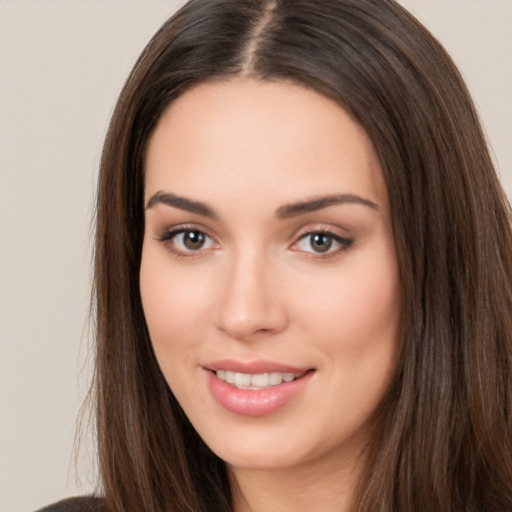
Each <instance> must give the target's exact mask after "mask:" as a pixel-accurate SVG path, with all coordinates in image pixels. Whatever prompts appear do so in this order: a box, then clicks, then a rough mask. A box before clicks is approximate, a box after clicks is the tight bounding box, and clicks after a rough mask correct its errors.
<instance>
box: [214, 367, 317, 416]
mask: <svg viewBox="0 0 512 512" xmlns="http://www.w3.org/2000/svg"><path fill="white" fill-rule="evenodd" d="M313 373H314V372H312V371H309V372H307V373H305V374H304V375H303V376H302V377H299V378H298V379H295V380H294V381H292V382H283V383H282V384H278V385H276V386H272V387H268V388H263V389H238V388H235V387H234V386H232V385H230V384H228V383H227V382H225V381H223V380H221V379H219V378H218V377H217V375H216V374H215V372H212V371H209V370H208V371H207V374H208V375H207V379H208V387H209V389H210V392H211V394H212V395H213V398H215V400H217V402H218V403H219V404H220V405H221V406H222V407H224V409H226V410H228V411H229V412H232V413H233V414H238V415H240V416H265V415H266V414H271V413H273V412H274V411H276V410H278V409H280V408H281V407H284V406H285V405H286V404H288V403H289V402H290V401H291V400H292V399H293V398H295V397H296V396H297V395H298V394H299V393H300V392H301V391H302V390H303V389H304V388H305V387H306V385H307V384H308V382H309V381H310V379H311V377H312V376H313Z"/></svg>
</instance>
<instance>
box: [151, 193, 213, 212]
mask: <svg viewBox="0 0 512 512" xmlns="http://www.w3.org/2000/svg"><path fill="white" fill-rule="evenodd" d="M157 204H165V205H167V206H173V207H174V208H179V209H180V210H185V211H187V212H191V213H197V214H198V215H202V216H204V217H210V218H212V219H216V218H217V214H216V213H215V212H214V211H213V210H212V208H210V207H209V206H208V205H206V204H205V203H201V202H200V201H193V200H192V199H187V198H186V197H181V196H177V195H174V194H171V193H169V192H162V191H159V192H156V193H155V194H153V195H152V196H151V198H150V199H149V201H148V204H147V205H146V209H148V208H153V207H154V206H156V205H157Z"/></svg>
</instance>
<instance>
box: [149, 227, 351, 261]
mask: <svg viewBox="0 0 512 512" xmlns="http://www.w3.org/2000/svg"><path fill="white" fill-rule="evenodd" d="M186 233H196V234H199V235H202V236H204V237H205V238H206V239H207V240H208V239H209V240H211V242H213V243H216V242H215V240H214V239H213V237H211V236H210V235H208V234H207V233H206V232H205V231H204V230H202V229H199V228H196V227H194V226H180V227H179V228H175V229H170V230H167V231H165V232H164V233H163V234H162V235H160V236H159V237H157V241H158V242H160V243H162V244H164V245H166V247H167V249H168V250H169V251H170V252H171V253H173V254H174V255H175V256H176V257H178V258H180V257H185V258H187V257H198V256H200V255H201V253H203V252H204V251H205V250H207V249H210V247H208V248H206V249H205V248H204V247H203V246H201V247H200V248H198V250H193V249H189V250H183V249H178V248H176V246H175V244H174V243H173V242H174V240H175V239H176V237H177V236H178V235H184V234H186ZM315 235H322V236H323V237H325V238H327V239H329V240H330V243H331V244H332V242H334V243H336V244H339V247H338V248H336V249H335V250H331V247H330V246H329V247H328V248H327V250H326V251H325V252H316V251H305V250H303V251H302V252H304V253H305V254H308V255H309V257H313V258H317V259H328V258H332V257H334V256H337V255H338V254H339V253H340V252H343V251H345V250H347V249H348V248H350V247H351V245H352V244H353V240H352V239H350V238H345V237H342V236H339V235H338V234H336V233H333V232H332V231H331V230H329V229H316V230H310V231H307V232H305V233H303V234H302V235H300V236H299V238H298V239H297V241H296V242H294V243H293V244H292V246H291V250H294V251H300V249H296V248H295V247H296V246H297V245H298V244H300V243H301V242H302V241H304V240H306V239H307V238H310V246H311V243H312V237H314V236H315Z"/></svg>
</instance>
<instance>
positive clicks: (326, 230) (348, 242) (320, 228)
mask: <svg viewBox="0 0 512 512" xmlns="http://www.w3.org/2000/svg"><path fill="white" fill-rule="evenodd" d="M339 231H340V228H334V227H332V226H326V225H314V226H307V227H304V228H301V229H300V230H299V231H298V232H297V233H296V234H295V236H294V242H293V243H292V244H291V246H290V249H291V250H292V251H297V252H301V253H303V254H305V255H307V256H308V257H312V258H316V259H326V258H330V257H333V256H336V255H338V254H339V253H340V252H343V251H345V250H347V249H349V248H350V247H351V246H352V244H353V242H354V240H353V238H350V237H348V236H343V235H341V234H340V233H339ZM315 234H324V235H327V236H328V237H330V238H332V239H333V240H334V241H335V242H336V243H337V244H339V245H340V246H339V247H338V248H337V249H335V250H332V251H331V250H328V251H326V252H324V253H322V252H315V251H305V250H302V249H298V248H297V245H298V244H299V243H300V242H301V241H302V240H304V239H305V238H307V237H308V236H312V235H315Z"/></svg>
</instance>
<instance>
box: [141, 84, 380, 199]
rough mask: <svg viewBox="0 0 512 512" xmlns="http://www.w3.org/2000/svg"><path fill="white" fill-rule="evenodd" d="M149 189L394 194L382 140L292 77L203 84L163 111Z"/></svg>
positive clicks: (150, 153) (149, 165) (207, 194)
mask: <svg viewBox="0 0 512 512" xmlns="http://www.w3.org/2000/svg"><path fill="white" fill-rule="evenodd" d="M145 163H146V165H145V172H146V198H147V197H149V196H150V195H151V194H153V193H155V192H156V191H158V190H163V189H168V190H169V191H171V192H174V193H178V194H184V195H190V190H191V187H193V191H194V194H196V195H198V196H199V197H200V198H202V199H205V200H206V199H208V200H209V199H212V195H215V194H221V195H226V196H227V197H234V195H240V194H244V193H248V192H250V193H252V194H253V195H254V194H259V195H260V197H263V196H265V197H273V196H276V201H278V200H279V201H281V202H283V201H285V202H286V201H288V200H290V201H291V200H295V199H296V197H297V196H304V195H309V196H315V195H320V194H325V193H354V194H360V195H364V196H370V197H369V199H371V200H376V201H378V202H380V203H382V202H386V198H387V193H386V188H385V185H384V181H383V177H382V172H381V170H380V165H379V162H378V159H377V157H376V154H375V151H374V148H373V146H372V144H371V141H370V140H369V138H368V136H367V135H366V133H365V131H364V130H363V128H362V127H361V126H360V125H359V124H358V123H357V122H355V121H354V119H353V118H352V117H351V116H350V115H349V114H348V113H347V112H346V111H345V110H344V109H343V108H342V107H341V106H339V105H338V104H337V103H335V102H334V101H332V100H330V99H328V98H326V97H324V96H322V95H320V94H318V93H316V92H315V91H312V90H309V89H306V88H305V87H302V86H299V85H296V84H292V83H284V82H261V81H256V80H248V79H244V80H241V79H237V80H232V81H227V82H214V83H204V84H200V85H198V86H196V87H194V88H192V89H191V90H189V91H187V92H186V93H185V94H184V95H183V96H181V97H180V98H179V99H177V100H176V101H175V102H173V103H172V104H171V105H170V107H169V108H168V109H167V110H166V111H165V113H164V115H163V116H162V118H161V120H160V122H159V124H158V126H157V128H156V130H155V131H154V133H153V134H152V136H151V138H150V141H149V145H148V150H147V153H146V162H145Z"/></svg>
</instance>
